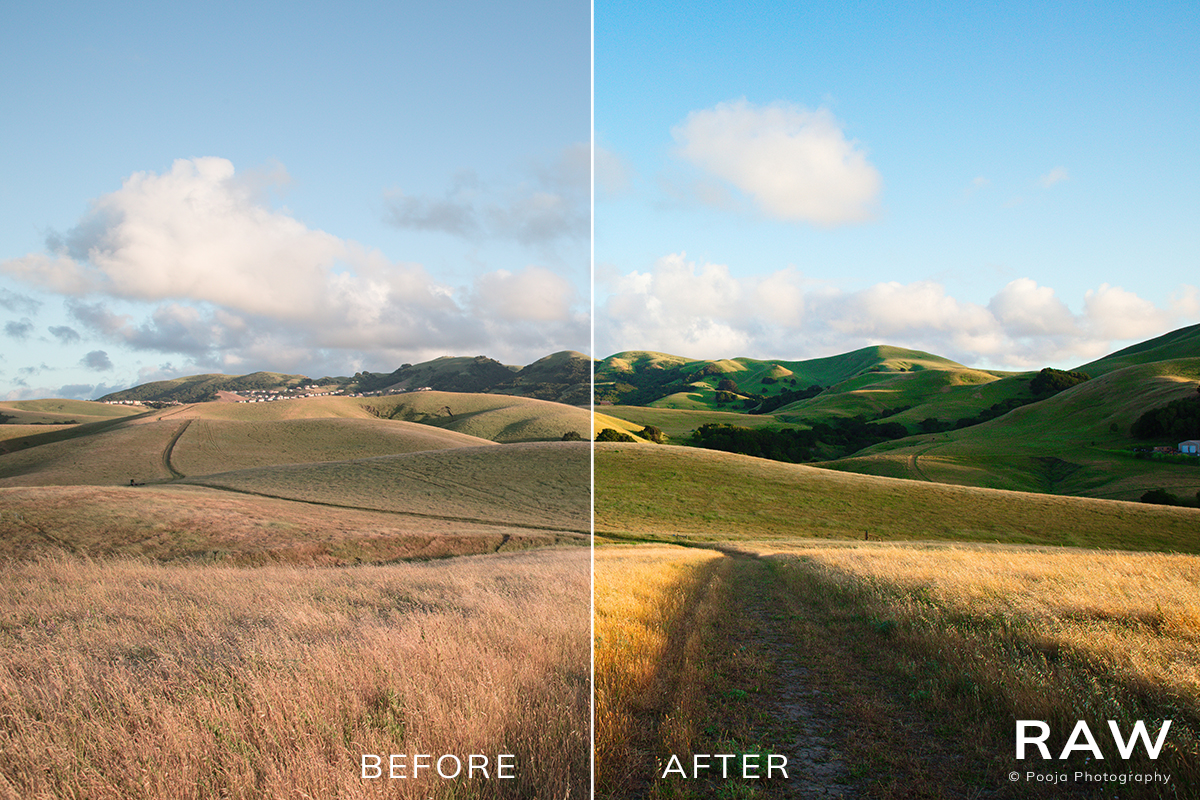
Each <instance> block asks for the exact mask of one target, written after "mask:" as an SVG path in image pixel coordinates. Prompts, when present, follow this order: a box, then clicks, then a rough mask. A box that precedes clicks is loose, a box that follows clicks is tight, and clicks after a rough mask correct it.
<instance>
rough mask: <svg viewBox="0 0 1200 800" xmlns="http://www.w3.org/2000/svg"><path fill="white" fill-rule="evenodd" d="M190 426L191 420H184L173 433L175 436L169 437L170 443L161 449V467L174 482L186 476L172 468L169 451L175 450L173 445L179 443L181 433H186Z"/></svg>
mask: <svg viewBox="0 0 1200 800" xmlns="http://www.w3.org/2000/svg"><path fill="white" fill-rule="evenodd" d="M191 424H192V420H190V419H186V420H184V421H183V423H182V424H181V425H180V426H179V430H177V431H175V435H173V436H172V437H171V441H169V442H167V446H166V447H165V448H163V454H162V465H163V467H164V468H165V469H166V470H167V472H169V473H171V477H172V478H174V479H176V480H177V479H179V478H186V477H187V476H186V475H184V474H183V473H182V472H180V471H179V470H177V469H175V467H174V466H172V464H171V451H173V450H174V449H175V443H176V442H178V441H179V438H180V437H181V436H183V432H184V431H186V430H187V429H188V426H189V425H191Z"/></svg>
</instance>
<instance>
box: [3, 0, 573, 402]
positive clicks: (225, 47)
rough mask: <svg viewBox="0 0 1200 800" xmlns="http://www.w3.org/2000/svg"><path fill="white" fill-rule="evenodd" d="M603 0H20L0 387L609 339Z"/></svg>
mask: <svg viewBox="0 0 1200 800" xmlns="http://www.w3.org/2000/svg"><path fill="white" fill-rule="evenodd" d="M590 35H591V32H590V8H589V4H588V3H587V2H578V1H577V0H567V2H563V0H542V1H540V2H539V1H538V0H533V1H532V2H522V3H518V4H503V5H501V4H496V3H487V2H478V1H475V2H472V1H471V0H458V1H457V2H456V1H454V0H452V1H451V2H446V3H390V2H350V3H339V4H334V3H326V4H307V3H301V4H296V3H284V2H263V3H252V4H248V5H247V4H242V3H227V2H218V3H203V4H200V3H168V4H162V3H149V2H141V3H134V2H122V3H106V4H96V3H83V2H49V3H42V4H35V3H21V4H14V5H11V7H9V8H6V10H5V13H4V21H3V24H2V25H0V82H2V84H3V86H4V91H3V92H2V93H0V144H2V145H3V153H4V155H3V156H2V157H0V325H2V326H3V329H2V330H0V340H2V341H3V347H2V348H0V396H5V395H7V396H8V397H10V398H23V397H44V396H65V397H81V398H91V397H96V396H99V395H100V394H103V393H105V392H107V391H111V390H113V389H117V388H123V387H126V386H129V385H132V384H136V383H143V382H146V381H149V380H155V379H161V378H167V377H175V376H178V375H187V374H196V373H202V372H225V373H230V374H243V373H246V372H251V371H255V370H260V369H266V370H274V371H281V372H302V373H305V374H308V375H310V376H312V377H320V376H322V375H332V374H352V373H354V372H356V371H358V370H361V369H369V370H373V371H391V370H393V369H395V368H396V367H398V366H399V365H400V364H401V363H402V362H406V361H407V362H415V361H420V360H425V359H428V358H434V357H437V356H441V355H476V354H486V355H489V356H492V357H494V358H498V359H500V360H502V361H505V362H506V363H516V364H524V363H528V362H530V361H532V360H534V359H536V358H539V357H541V356H544V355H547V354H549V353H551V352H555V351H558V350H563V349H577V350H583V349H586V348H587V346H588V338H589V319H588V308H589V302H590V284H589V278H588V274H589V264H588V247H589V239H588V235H589V217H588V213H589V207H588V203H589V198H588V187H589V144H588V143H589V138H590V116H589V115H590Z"/></svg>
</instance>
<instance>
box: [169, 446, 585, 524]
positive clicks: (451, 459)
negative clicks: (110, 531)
mask: <svg viewBox="0 0 1200 800" xmlns="http://www.w3.org/2000/svg"><path fill="white" fill-rule="evenodd" d="M589 447H590V445H589V443H587V442H544V443H534V444H512V445H506V446H504V447H491V446H489V447H468V448H454V449H451V450H439V451H436V452H432V453H409V454H405V455H398V456H383V457H378V458H364V459H357V460H353V461H340V462H333V463H319V464H298V465H287V466H278V467H264V468H261V469H252V470H242V471H238V472H226V473H220V474H215V475H207V476H200V477H196V478H188V479H187V480H186V483H190V484H197V485H204V486H212V487H217V488H223V489H230V490H234V491H239V492H248V493H253V494H260V495H268V496H271V497H280V498H286V499H292V500H302V501H305V502H310V503H324V504H329V505H335V506H351V507H354V508H363V509H370V510H377V511H391V512H397V513H405V514H414V515H422V516H429V517H432V518H438V519H456V520H470V521H474V522H483V523H489V524H498V525H520V526H528V527H534V528H542V527H545V528H555V529H560V528H565V529H570V530H578V531H587V530H588V524H589V517H590V497H589V485H590V480H591V476H590V470H589V452H590V451H589Z"/></svg>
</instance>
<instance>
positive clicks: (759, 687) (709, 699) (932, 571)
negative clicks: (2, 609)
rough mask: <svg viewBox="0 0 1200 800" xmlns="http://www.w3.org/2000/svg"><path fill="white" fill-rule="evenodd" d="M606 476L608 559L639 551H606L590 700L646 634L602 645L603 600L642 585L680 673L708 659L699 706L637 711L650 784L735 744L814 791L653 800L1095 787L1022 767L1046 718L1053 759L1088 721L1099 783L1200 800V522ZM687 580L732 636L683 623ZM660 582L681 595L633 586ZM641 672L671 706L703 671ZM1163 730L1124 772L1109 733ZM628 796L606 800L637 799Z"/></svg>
mask: <svg viewBox="0 0 1200 800" xmlns="http://www.w3.org/2000/svg"><path fill="white" fill-rule="evenodd" d="M596 476H597V477H596V485H597V494H596V525H597V537H598V540H600V541H611V542H625V543H628V544H627V546H626V547H624V548H622V549H620V550H614V553H619V558H618V557H617V556H616V555H607V554H606V552H605V551H606V550H607V549H608V548H607V547H601V548H600V549H599V550H598V551H597V573H596V604H597V634H598V636H597V641H596V647H597V653H596V659H597V681H598V688H599V685H600V684H599V682H600V681H601V680H602V675H604V673H602V672H601V670H600V665H601V664H604V663H606V662H607V661H608V660H610V659H612V658H614V657H615V655H614V654H616V653H619V652H621V649H622V648H624V649H625V650H630V649H631V648H633V645H632V644H631V643H632V642H633V641H634V639H632V637H630V638H627V639H620V638H618V639H616V640H615V641H612V640H609V639H608V638H605V637H602V636H600V633H601V631H602V630H603V626H602V625H601V620H603V619H604V615H605V613H606V612H605V608H606V606H607V605H609V604H611V605H612V607H613V608H614V609H615V608H620V606H619V604H617V603H615V602H614V601H613V600H611V599H609V598H610V596H611V595H612V594H613V593H614V592H615V593H616V594H617V595H618V596H622V597H623V596H629V595H631V594H632V592H633V589H631V588H629V587H641V586H644V587H645V589H644V592H643V593H644V594H645V596H646V597H648V598H650V599H649V600H646V601H645V603H648V604H649V605H650V606H652V607H653V609H656V610H649V609H647V608H639V609H638V610H636V612H635V611H629V612H625V616H627V617H637V618H644V619H653V620H655V622H654V625H655V629H656V630H659V631H671V632H672V634H671V637H670V638H669V641H672V642H674V643H675V645H674V647H675V648H676V651H678V652H683V651H682V650H681V649H680V648H683V647H684V643H687V642H691V643H692V644H691V645H689V646H690V647H691V648H692V649H693V650H698V651H700V652H703V653H704V657H703V659H701V663H702V664H704V665H705V668H703V669H699V670H695V669H693V671H692V672H691V673H690V674H691V676H692V677H691V678H689V681H691V683H692V684H693V685H694V686H696V687H699V689H698V690H697V691H699V693H700V695H701V696H700V697H699V698H695V699H692V700H689V701H688V703H687V704H682V703H678V702H663V701H659V702H658V704H657V705H653V704H651V705H650V706H648V707H647V708H648V710H647V708H641V709H640V711H639V710H638V707H636V706H635V715H634V718H635V719H636V720H637V723H636V724H635V729H636V730H637V731H639V732H640V736H641V737H642V738H641V739H640V740H638V741H640V744H639V746H638V747H639V752H641V753H643V756H642V763H643V773H642V774H643V775H645V774H647V772H649V770H648V769H647V768H646V767H645V763H646V760H647V756H646V755H644V754H646V753H649V754H657V758H658V761H657V762H656V766H657V765H659V764H661V759H662V758H664V757H665V756H664V754H667V753H673V752H678V750H679V749H680V748H681V747H682V748H683V749H684V750H685V752H706V753H710V752H725V751H723V750H722V751H718V750H716V749H714V748H716V747H720V746H728V745H722V743H728V742H730V741H733V742H735V743H738V744H737V745H735V748H736V747H738V746H740V747H742V748H745V749H749V750H751V751H753V752H780V751H784V752H791V753H793V754H794V755H797V756H798V760H799V761H800V763H802V764H805V765H806V767H807V769H805V770H803V771H804V772H806V773H807V774H809V775H810V776H818V777H817V778H815V779H814V780H816V781H817V782H816V783H811V782H810V783H809V784H806V785H802V784H789V785H769V784H766V783H764V784H757V785H754V786H747V785H744V784H739V783H731V782H725V783H715V784H714V783H712V782H711V781H710V782H709V783H708V784H704V785H703V791H701V784H700V783H692V784H688V783H687V782H684V781H682V780H676V781H674V782H669V781H659V782H658V783H655V784H654V792H655V794H654V796H659V797H678V798H688V797H699V796H713V794H714V793H717V792H724V793H725V794H724V795H718V796H728V797H760V798H773V797H790V796H808V794H812V793H818V792H820V793H825V794H826V795H828V796H834V797H878V798H900V797H931V798H934V797H964V796H965V797H974V796H978V797H1045V796H1047V794H1046V791H1047V789H1046V786H1045V785H1044V784H1036V783H1026V782H1025V781H1024V780H1023V779H1022V781H1020V782H1011V781H1009V779H1008V777H1007V776H1008V774H1009V772H1011V771H1013V770H1020V771H1021V773H1022V774H1024V772H1026V771H1034V772H1037V773H1051V772H1059V771H1063V770H1067V771H1072V770H1077V769H1092V770H1096V769H1097V766H1096V765H1095V764H1091V765H1089V763H1088V762H1086V761H1085V757H1086V756H1087V754H1086V753H1085V754H1083V755H1076V756H1073V757H1072V758H1070V759H1068V760H1067V761H1066V762H1059V761H1057V760H1054V761H1051V762H1042V761H1041V759H1040V758H1034V759H1033V760H1032V761H1030V760H1027V761H1022V762H1017V761H1016V760H1015V753H1014V746H1013V741H1014V739H1013V736H1014V726H1015V721H1016V720H1017V719H1036V720H1045V721H1046V722H1047V723H1048V724H1049V725H1050V726H1051V728H1052V731H1053V735H1052V738H1051V740H1050V748H1051V750H1052V751H1053V755H1054V756H1057V755H1058V754H1059V750H1061V748H1062V747H1063V745H1064V743H1065V741H1066V739H1067V737H1068V736H1069V734H1070V733H1071V730H1072V728H1073V727H1074V725H1075V723H1076V721H1078V720H1085V721H1087V722H1088V724H1089V726H1090V728H1091V730H1092V731H1094V732H1095V733H1096V736H1097V738H1098V740H1099V743H1100V746H1101V747H1102V748H1105V749H1104V752H1105V754H1106V756H1107V758H1108V759H1109V760H1108V761H1106V762H1103V763H1102V764H1100V766H1104V767H1108V768H1109V770H1108V771H1110V772H1114V771H1119V772H1125V771H1151V772H1152V771H1155V770H1157V771H1159V772H1162V773H1169V774H1170V775H1171V776H1172V778H1171V780H1172V783H1171V784H1170V786H1169V787H1167V788H1166V789H1164V788H1163V787H1162V786H1161V785H1160V786H1151V787H1146V786H1138V787H1130V786H1122V787H1118V788H1117V791H1118V792H1119V794H1118V795H1117V796H1120V797H1145V798H1150V797H1192V796H1196V793H1197V792H1200V774H1198V771H1197V769H1196V764H1198V763H1200V693H1197V690H1196V687H1197V686H1200V673H1197V671H1196V664H1197V663H1200V590H1198V589H1197V586H1198V585H1200V583H1198V581H1200V557H1198V556H1197V555H1196V554H1197V553H1198V552H1200V539H1198V537H1197V531H1200V525H1198V523H1200V511H1198V510H1196V509H1181V508H1165V507H1153V506H1148V505H1145V504H1138V503H1122V502H1114V501H1103V500H1092V499H1086V498H1073V497H1056V496H1050V495H1042V494H1029V493H1021V492H1011V491H997V490H988V489H978V488H973V487H963V486H948V485H942V484H934V483H930V482H925V481H913V480H896V479H887V478H880V477H875V476H863V475H852V474H843V473H836V472H830V471H827V470H820V469H814V468H809V467H804V466H800V465H787V464H780V463H777V462H770V461H764V460H761V459H752V458H747V457H744V456H735V455H731V454H725V453H715V452H702V451H696V450H693V449H691V448H666V447H654V446H648V445H602V446H598V447H597V451H596ZM866 536H869V540H868V541H864V537H866ZM634 542H642V544H632V543H634ZM665 543H672V544H674V545H676V546H670V545H668V544H665ZM679 545H682V546H679ZM639 551H644V554H645V555H644V557H643V558H642V560H641V562H639V557H638V552H639ZM668 553H674V554H675V555H674V556H673V557H669V556H668V555H666V554H668ZM702 553H708V554H711V555H712V556H719V558H717V559H716V560H712V559H711V558H709V559H707V560H705V559H704V557H703V556H702V555H701V554H702ZM671 558H673V559H674V560H673V561H672V560H671ZM606 559H616V560H617V562H619V564H620V565H621V566H620V568H618V569H614V568H608V567H605V566H604V565H605V561H606ZM640 564H644V566H641V565H640ZM664 564H666V566H663V565H664ZM688 564H703V565H704V569H703V570H701V569H699V568H696V567H692V568H691V571H690V572H689V573H687V574H689V575H691V576H692V577H691V580H692V583H690V584H686V585H687V587H688V588H687V591H688V592H690V596H691V597H696V598H708V597H713V598H717V599H716V600H714V601H712V602H715V603H716V604H717V605H718V606H719V607H720V608H721V614H720V615H719V618H718V620H716V621H714V620H708V621H707V622H705V621H703V620H702V615H698V614H696V613H695V612H688V611H681V610H680V609H686V608H689V606H687V604H684V603H681V601H680V599H679V598H680V597H681V596H682V595H681V594H680V593H679V589H678V587H681V586H684V585H685V584H684V583H683V582H682V579H680V578H679V577H678V576H679V575H680V574H683V573H684V572H685V567H686V566H687V565H688ZM656 569H657V570H658V571H659V572H661V573H663V578H662V580H663V581H666V580H667V578H666V576H669V575H674V576H676V577H675V578H674V579H673V580H674V583H670V582H667V583H665V585H664V587H663V588H658V587H659V585H658V584H656V583H654V582H652V581H650V580H648V579H646V578H643V577H641V576H642V570H646V571H647V572H653V571H654V570H656ZM621 587H626V588H624V589H622V588H621ZM695 602H698V601H694V603H695ZM691 607H698V606H696V605H695V604H694V605H693V606H691ZM656 615H657V616H656ZM721 619H725V620H726V622H725V623H722V622H721V621H720V620H721ZM728 620H732V622H728ZM649 641H655V640H653V639H651V640H649ZM606 649H611V650H612V651H613V653H606V652H605V651H606ZM641 652H642V653H643V654H645V655H644V656H641V657H645V658H649V659H650V660H651V661H654V660H655V659H657V661H656V662H655V663H654V664H653V665H651V666H646V665H643V666H641V667H640V673H639V674H643V675H645V674H652V675H654V676H655V680H656V681H657V683H656V684H655V685H656V686H667V687H671V686H674V685H676V684H674V683H672V681H678V680H681V679H680V677H679V676H681V675H684V674H689V673H688V672H687V670H688V669H689V667H688V666H686V665H687V664H688V663H691V662H689V661H687V660H686V659H684V658H682V657H680V656H679V655H675V656H672V655H670V653H671V652H672V650H671V648H667V649H661V648H660V649H657V650H656V649H655V647H654V646H649V645H647V646H644V647H643V649H642V651H641ZM626 658H631V657H629V656H626ZM634 660H636V659H634ZM623 679H624V680H626V681H627V683H628V685H629V686H636V685H637V681H636V679H635V678H634V676H633V675H632V674H630V675H628V676H626V677H625V678H623ZM683 694H687V693H683ZM683 694H680V693H678V692H676V693H675V694H672V695H670V697H671V698H672V701H673V700H674V698H676V697H681V696H683ZM692 694H695V692H692ZM613 695H614V696H618V695H619V693H618V692H613ZM627 696H628V695H627ZM610 713H613V714H614V717H616V718H620V714H617V713H616V712H610ZM629 713H630V712H626V716H627V717H628V715H629ZM637 713H640V714H641V715H642V716H640V717H639V716H636V714H637ZM647 715H648V716H647ZM1166 719H1171V720H1172V724H1171V728H1170V731H1169V735H1168V736H1167V738H1166V740H1165V745H1164V749H1163V751H1162V754H1161V755H1160V757H1159V758H1158V759H1157V760H1151V759H1148V758H1146V757H1145V756H1144V755H1142V756H1140V757H1139V756H1138V755H1137V754H1135V755H1134V756H1133V757H1132V758H1131V760H1128V761H1126V760H1123V759H1121V758H1120V757H1119V755H1118V754H1117V753H1116V751H1115V748H1114V745H1113V743H1112V740H1111V738H1110V737H1109V730H1108V724H1107V723H1108V720H1114V721H1116V722H1117V723H1118V724H1119V725H1120V727H1121V730H1122V731H1125V732H1128V731H1130V730H1131V728H1132V726H1133V724H1134V723H1135V722H1136V721H1137V720H1144V722H1145V725H1146V726H1147V728H1148V730H1149V732H1150V734H1151V738H1152V739H1153V738H1156V737H1157V734H1158V732H1159V729H1160V725H1161V724H1162V722H1163V720H1166ZM772 720H785V721H786V724H782V725H781V724H779V723H778V722H772ZM598 724H600V723H598ZM650 731H657V733H655V734H654V735H653V736H649V734H648V733H647V732H650ZM672 731H687V732H690V734H689V736H685V737H676V738H668V736H669V734H670V732H672ZM647 736H649V738H648V739H647ZM734 752H739V751H738V750H736V749H735V750H734ZM814 752H818V753H821V754H822V755H821V757H820V758H813V757H811V756H810V755H809V754H811V753H814ZM600 756H601V757H602V758H603V757H604V756H603V753H601V754H600ZM607 757H608V758H610V759H612V763H613V764H619V763H621V762H620V758H621V757H622V756H621V755H620V754H619V753H618V754H616V755H609V756H607ZM624 757H625V758H628V756H627V755H626V756H624ZM608 769H610V767H609V766H608V765H606V763H605V762H604V761H601V770H600V771H601V774H603V773H604V772H605V771H606V770H608ZM650 769H653V768H650ZM614 771H615V772H616V774H620V772H621V770H620V769H615V770H614ZM650 774H651V775H652V774H653V773H652V772H650ZM647 780H650V779H649V778H647ZM1114 786H1115V784H1110V785H1108V786H1107V787H1105V786H1104V785H1101V786H1096V785H1090V786H1086V785H1069V786H1056V787H1054V792H1055V795H1054V796H1062V797H1071V796H1080V797H1111V796H1113V794H1112V792H1113V790H1114ZM622 791H623V790H622V788H621V787H620V786H619V785H617V786H614V787H613V788H612V791H611V796H612V797H625V796H638V795H635V794H628V793H625V794H623V793H622ZM704 792H709V794H705V793H704Z"/></svg>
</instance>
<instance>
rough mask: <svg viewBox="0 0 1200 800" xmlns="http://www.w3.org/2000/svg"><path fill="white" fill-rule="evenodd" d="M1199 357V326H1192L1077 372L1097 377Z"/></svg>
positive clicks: (1091, 363) (1141, 344) (1124, 351)
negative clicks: (1133, 368) (1122, 370)
mask: <svg viewBox="0 0 1200 800" xmlns="http://www.w3.org/2000/svg"><path fill="white" fill-rule="evenodd" d="M1197 354H1200V325H1190V326H1188V327H1186V328H1180V329H1179V330H1176V331H1171V332H1170V333H1167V334H1163V335H1162V336H1158V337H1156V338H1154V339H1150V340H1148V341H1145V342H1141V343H1139V344H1135V345H1132V346H1130V347H1126V348H1125V349H1123V350H1118V351H1117V352H1115V353H1113V354H1111V355H1107V356H1105V357H1104V358H1100V359H1097V360H1095V361H1091V362H1088V363H1087V364H1084V365H1083V366H1082V367H1079V368H1078V369H1079V370H1080V371H1081V372H1086V373H1087V374H1088V375H1091V376H1093V377H1095V376H1096V375H1104V374H1106V373H1109V372H1113V371H1115V370H1118V369H1124V368H1125V367H1132V366H1137V365H1140V364H1151V363H1153V362H1155V361H1173V360H1176V359H1180V358H1195V357H1196V356H1197Z"/></svg>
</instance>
